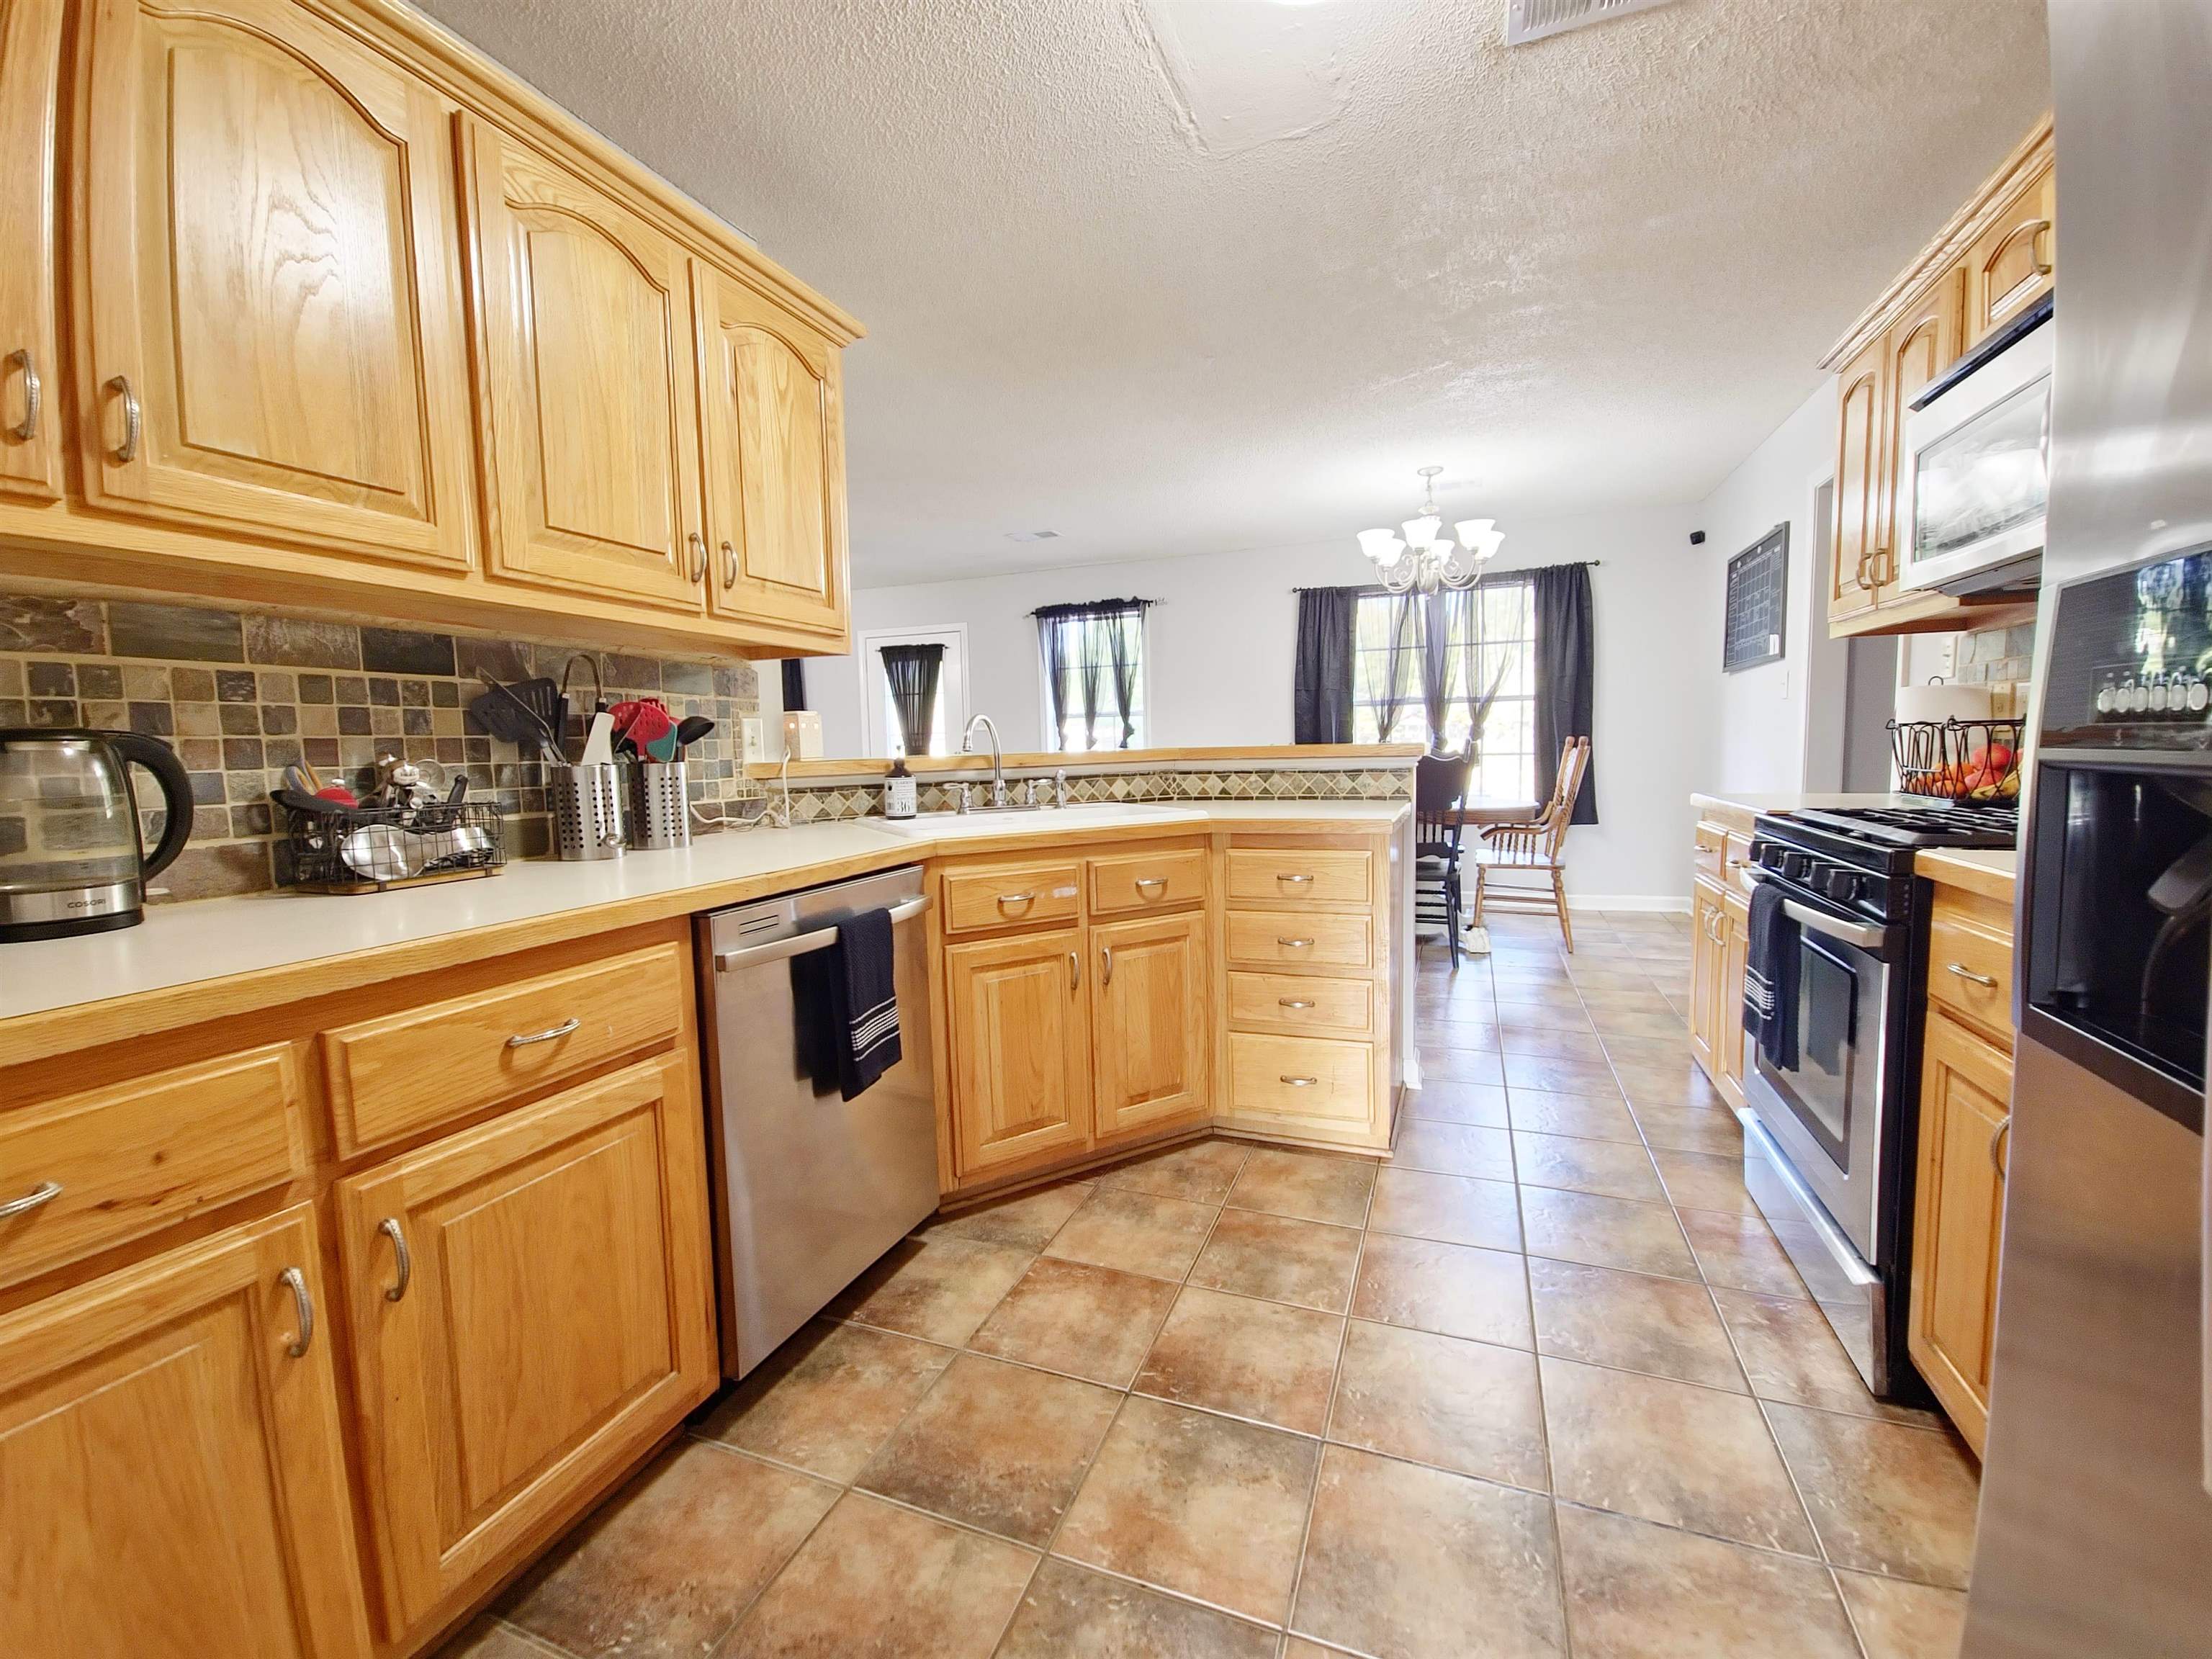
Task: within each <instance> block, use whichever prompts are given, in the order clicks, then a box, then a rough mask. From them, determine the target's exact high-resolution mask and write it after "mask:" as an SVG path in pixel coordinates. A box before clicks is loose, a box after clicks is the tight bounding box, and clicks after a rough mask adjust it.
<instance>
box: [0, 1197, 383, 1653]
mask: <svg viewBox="0 0 2212 1659" xmlns="http://www.w3.org/2000/svg"><path fill="white" fill-rule="evenodd" d="M321 1259H322V1258H321V1254H320V1250H319V1246H318V1243H317V1238H316V1231H315V1225H314V1221H313V1215H312V1213H311V1212H310V1211H309V1210H308V1209H307V1207H306V1206H301V1207H299V1208H296V1209H292V1210H288V1211H285V1212H282V1213H280V1214H277V1215H275V1216H271V1217H270V1218H266V1219H264V1220H261V1221H257V1222H253V1223H251V1224H248V1225H243V1226H240V1227H235V1228H232V1229H230V1230H228V1231H224V1232H221V1233H217V1234H216V1235H214V1236H212V1237H209V1238H206V1239H204V1240H202V1241H200V1242H199V1243H195V1244H191V1245H187V1246H185V1247H184V1248H182V1249H176V1250H173V1251H171V1252H169V1253H168V1254H167V1255H161V1256H158V1257H156V1258H155V1259H154V1260H152V1261H147V1262H143V1263H141V1264H140V1265H138V1266H137V1267H130V1268H126V1269H125V1270H124V1271H122V1272H119V1273H111V1274H109V1275H107V1276H106V1277H105V1278H101V1279H94V1280H92V1281H90V1282H89V1283H88V1284H85V1285H79V1286H77V1287H76V1288H75V1289H72V1290H67V1291H61V1292H59V1293H58V1294H57V1295H55V1296H52V1297H48V1298H46V1299H45V1300H43V1301H40V1302H36V1303H33V1304H29V1305H28V1306H27V1307H26V1308H24V1309H22V1310H19V1311H18V1312H15V1313H13V1314H10V1315H8V1316H5V1317H4V1318H0V1538H4V1539H5V1540H6V1545H5V1547H4V1548H0V1652H4V1653H10V1654H22V1655H26V1656H28V1655H33V1654H53V1655H63V1654H69V1655H85V1656H94V1655H100V1656H106V1655H117V1656H121V1655H155V1654H165V1655H166V1654H173V1655H179V1656H183V1655H209V1656H214V1655H218V1654H222V1655H232V1654H235V1655H248V1654H250V1655H253V1656H255V1659H284V1656H301V1659H339V1656H354V1655H366V1654H367V1653H368V1651H369V1634H368V1623H367V1621H366V1620H365V1619H364V1617H363V1613H362V1584H361V1577H360V1575H359V1573H358V1572H357V1571H356V1568H355V1562H356V1552H355V1547H354V1531H353V1518H352V1509H351V1506H350V1503H349V1498H348V1495H347V1488H346V1467H345V1448H344V1442H343V1437H342V1431H341V1428H340V1419H339V1413H338V1400H337V1389H336V1386H335V1384H334V1382H333V1378H332V1373H331V1334H330V1325H331V1320H332V1319H333V1317H334V1316H335V1313H336V1310H334V1309H333V1308H332V1307H331V1300H330V1297H328V1296H327V1294H326V1293H325V1284H324V1281H323V1276H322V1273H321V1270H320V1267H319V1263H320V1261H321Z"/></svg>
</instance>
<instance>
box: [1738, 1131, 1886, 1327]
mask: <svg viewBox="0 0 2212 1659" xmlns="http://www.w3.org/2000/svg"><path fill="white" fill-rule="evenodd" d="M1735 1115H1736V1121H1738V1122H1740V1123H1741V1124H1742V1125H1743V1133H1744V1135H1745V1138H1746V1139H1755V1140H1756V1141H1757V1142H1758V1145H1759V1155H1760V1156H1761V1157H1762V1158H1765V1160H1766V1162H1767V1164H1769V1165H1770V1166H1771V1168H1772V1169H1773V1170H1774V1178H1775V1179H1776V1180H1777V1181H1778V1182H1781V1183H1782V1184H1783V1186H1784V1188H1787V1189H1788V1190H1789V1194H1790V1200H1791V1201H1792V1202H1793V1203H1795V1204H1796V1206H1797V1207H1798V1209H1799V1210H1800V1211H1801V1212H1803V1214H1804V1217H1805V1224H1806V1225H1808V1226H1809V1227H1810V1228H1812V1230H1813V1231H1814V1232H1816V1233H1818V1234H1819V1235H1820V1246H1821V1248H1822V1249H1825V1250H1826V1251H1827V1253H1828V1254H1829V1255H1831V1256H1832V1257H1833V1258H1834V1259H1835V1263H1836V1267H1837V1268H1838V1271H1839V1272H1841V1273H1843V1275H1844V1278H1846V1279H1850V1281H1851V1283H1852V1284H1854V1285H1879V1284H1880V1283H1881V1274H1880V1273H1876V1272H1875V1271H1874V1269H1873V1268H1871V1267H1868V1266H1867V1265H1866V1263H1865V1262H1863V1261H1860V1260H1859V1253H1858V1249H1857V1246H1856V1245H1854V1244H1853V1243H1851V1242H1850V1239H1848V1238H1846V1237H1844V1230H1843V1229H1842V1228H1841V1227H1838V1225H1836V1223H1835V1218H1833V1217H1832V1216H1831V1215H1830V1214H1829V1213H1828V1212H1827V1208H1826V1206H1825V1205H1823V1204H1822V1203H1821V1202H1820V1200H1819V1199H1817V1198H1815V1197H1814V1196H1813V1194H1812V1193H1811V1192H1810V1191H1809V1190H1808V1188H1806V1185H1805V1179H1804V1177H1803V1176H1801V1175H1799V1174H1798V1173H1797V1171H1796V1170H1794V1169H1792V1168H1791V1167H1790V1160H1789V1158H1787V1157H1785V1156H1784V1153H1783V1151H1782V1149H1781V1148H1780V1147H1779V1146H1776V1145H1775V1144H1774V1137H1773V1136H1772V1135H1771V1134H1769V1133H1766V1126H1765V1124H1764V1123H1761V1122H1760V1121H1759V1114H1758V1113H1757V1112H1754V1111H1753V1110H1752V1109H1751V1108H1750V1107H1748V1106H1739V1107H1737V1108H1736V1109H1735Z"/></svg>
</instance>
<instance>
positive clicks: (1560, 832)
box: [1474, 738, 1590, 951]
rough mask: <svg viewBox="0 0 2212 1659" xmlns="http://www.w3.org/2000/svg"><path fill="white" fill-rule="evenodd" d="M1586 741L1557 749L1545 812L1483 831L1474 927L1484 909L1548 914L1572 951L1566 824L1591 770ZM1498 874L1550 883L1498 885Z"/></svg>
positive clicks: (1572, 741)
mask: <svg viewBox="0 0 2212 1659" xmlns="http://www.w3.org/2000/svg"><path fill="white" fill-rule="evenodd" d="M1589 761H1590V740H1589V738H1568V739H1567V741H1566V743H1565V745H1564V746H1563V747H1562V748H1561V749H1560V750H1559V779H1558V781H1557V782H1555V783H1554V784H1553V786H1552V799H1550V800H1549V801H1547V802H1546V803H1545V805H1544V810H1543V811H1541V812H1540V813H1538V814H1537V815H1536V816H1535V817H1534V818H1531V819H1529V820H1528V822H1527V823H1493V824H1492V825H1491V826H1490V827H1489V828H1488V829H1485V830H1484V831H1483V832H1482V839H1481V841H1480V843H1479V844H1478V845H1477V846H1476V848H1475V854H1474V925H1475V926H1476V927H1480V926H1482V913H1483V908H1484V907H1485V906H1486V905H1489V906H1494V907H1495V908H1498V909H1500V910H1506V911H1516V912H1523V911H1542V910H1547V909H1548V910H1550V911H1552V912H1553V913H1554V914H1555V915H1558V917H1559V937H1560V938H1561V939H1565V941H1566V946H1567V949H1568V950H1569V951H1573V949H1574V948H1575V930H1574V924H1573V923H1572V922H1571V921H1568V920H1567V866H1566V861H1565V856H1564V854H1565V842H1566V838H1567V823H1568V821H1569V820H1570V819H1571V818H1572V817H1574V815H1575V798H1576V797H1577V795H1579V794H1581V793H1582V789H1583V775H1585V774H1586V773H1588V772H1589ZM1501 874H1510V875H1514V876H1520V875H1533V876H1538V877H1542V878H1547V879H1548V881H1549V883H1550V885H1551V890H1550V891H1549V892H1548V893H1547V892H1546V891H1545V890H1544V889H1543V887H1542V886H1541V885H1538V884H1530V885H1527V886H1520V885H1516V884H1511V883H1506V884H1495V878H1496V877H1498V876H1499V875H1501Z"/></svg>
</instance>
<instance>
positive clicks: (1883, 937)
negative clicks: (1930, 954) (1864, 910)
mask: <svg viewBox="0 0 2212 1659" xmlns="http://www.w3.org/2000/svg"><path fill="white" fill-rule="evenodd" d="M1743 874H1744V879H1745V880H1747V881H1749V882H1751V883H1753V884H1758V883H1759V882H1762V881H1765V880H1767V879H1768V877H1767V873H1766V872H1765V871H1764V870H1761V869H1760V868H1759V866H1757V865H1753V864H1747V865H1746V866H1744V869H1743ZM1782 911H1783V914H1784V915H1786V916H1788V917H1789V918H1790V921H1794V922H1796V924H1797V925H1798V926H1799V927H1809V928H1811V929H1812V930H1813V931H1814V933H1826V935H1827V936H1828V937H1829V938H1830V939H1841V940H1843V942H1844V944H1846V945H1857V946H1858V947H1859V949H1861V950H1862V951H1879V950H1881V947H1882V946H1883V945H1885V944H1886V943H1887V942H1888V930H1887V928H1882V927H1867V926H1865V925H1864V924H1863V923H1860V922H1856V921H1838V920H1837V918H1835V917H1834V916H1832V915H1829V914H1828V913H1827V912H1826V911H1825V910H1815V909H1814V908H1813V907H1812V906H1811V905H1809V904H1800V903H1798V902H1797V901H1796V899H1784V900H1783V901H1782Z"/></svg>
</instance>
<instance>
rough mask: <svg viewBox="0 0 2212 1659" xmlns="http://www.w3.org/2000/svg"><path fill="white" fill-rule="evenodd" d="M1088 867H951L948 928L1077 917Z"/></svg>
mask: <svg viewBox="0 0 2212 1659" xmlns="http://www.w3.org/2000/svg"><path fill="white" fill-rule="evenodd" d="M1082 879H1083V878H1082V873H1081V872H1080V871H1079V868H1078V867H1077V866H1076V865H1075V864H1074V863H1073V861H1070V862H1068V863H1065V864H991V865H985V866H980V867H977V868H972V869H967V870H948V871H946V872H945V932H946V933H977V932H980V931H981V930H982V929H984V928H987V927H1021V926H1022V925H1023V924H1024V923H1025V922H1032V921H1074V920H1075V918H1076V916H1077V915H1078V914H1079V912H1080V910H1081V908H1082V897H1083V889H1082V885H1081V884H1082Z"/></svg>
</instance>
